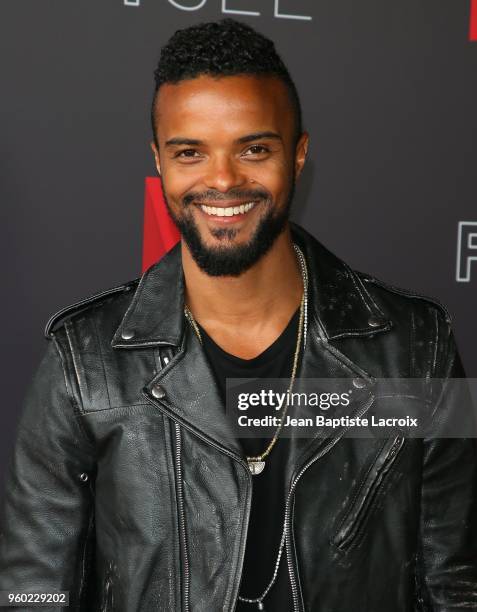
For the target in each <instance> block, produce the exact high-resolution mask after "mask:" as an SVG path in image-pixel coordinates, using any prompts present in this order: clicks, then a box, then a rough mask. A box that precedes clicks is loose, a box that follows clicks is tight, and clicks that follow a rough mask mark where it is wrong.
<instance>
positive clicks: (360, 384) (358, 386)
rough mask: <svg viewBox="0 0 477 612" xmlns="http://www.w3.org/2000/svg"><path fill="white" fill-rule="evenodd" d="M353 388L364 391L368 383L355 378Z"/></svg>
mask: <svg viewBox="0 0 477 612" xmlns="http://www.w3.org/2000/svg"><path fill="white" fill-rule="evenodd" d="M353 386H354V387H356V389H362V388H363V387H365V386H366V381H364V380H363V379H362V378H353Z"/></svg>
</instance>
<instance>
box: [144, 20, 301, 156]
mask: <svg viewBox="0 0 477 612" xmlns="http://www.w3.org/2000/svg"><path fill="white" fill-rule="evenodd" d="M202 74H206V75H211V76H233V75H242V74H249V75H264V76H265V75H266V76H276V77H278V78H279V79H281V80H282V81H283V82H284V83H285V85H286V86H287V89H288V93H289V95H290V100H291V103H292V106H293V109H294V113H295V142H297V141H298V138H299V137H300V135H301V133H302V131H303V127H302V113H301V104H300V99H299V96H298V92H297V89H296V86H295V83H294V82H293V80H292V78H291V76H290V73H289V72H288V70H287V68H286V66H285V64H284V63H283V61H282V59H281V58H280V56H279V55H278V53H277V51H276V49H275V45H274V44H273V42H272V41H271V40H270V39H269V38H266V37H265V36H263V34H260V33H259V32H257V31H256V30H254V29H253V28H252V27H250V26H249V25H247V24H245V23H243V22H240V21H237V20H235V19H230V18H226V19H222V20H220V21H210V22H207V23H200V24H197V25H193V26H190V27H188V28H184V29H182V30H177V31H176V32H175V33H174V34H173V36H172V37H171V38H170V39H169V41H168V42H167V44H166V45H165V46H164V47H163V48H162V50H161V55H160V58H159V63H158V65H157V68H156V70H155V71H154V77H155V83H156V86H155V89H154V95H153V100H152V108H151V123H152V133H153V135H154V142H155V144H156V146H157V147H158V142H157V137H156V111H155V109H156V99H157V94H158V91H159V88H160V86H161V85H162V84H164V83H179V82H180V81H183V80H186V79H193V78H195V77H198V76H200V75H202Z"/></svg>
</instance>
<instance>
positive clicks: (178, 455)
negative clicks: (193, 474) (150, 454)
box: [174, 423, 190, 612]
mask: <svg viewBox="0 0 477 612" xmlns="http://www.w3.org/2000/svg"><path fill="white" fill-rule="evenodd" d="M174 426H175V434H176V453H175V457H176V476H177V504H178V506H179V529H180V542H181V546H182V557H183V561H182V564H183V568H184V609H185V611H186V612H188V611H189V583H190V569H189V555H188V550H187V540H186V529H185V512H184V492H183V489H182V461H181V451H182V438H181V430H180V425H179V423H174Z"/></svg>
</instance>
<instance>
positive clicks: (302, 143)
mask: <svg viewBox="0 0 477 612" xmlns="http://www.w3.org/2000/svg"><path fill="white" fill-rule="evenodd" d="M309 140H310V138H309V135H308V132H303V134H302V135H301V136H300V138H299V140H298V142H297V145H296V148H295V179H297V178H298V177H299V176H300V174H301V171H302V170H303V166H304V165H305V160H306V154H307V152H308V143H309Z"/></svg>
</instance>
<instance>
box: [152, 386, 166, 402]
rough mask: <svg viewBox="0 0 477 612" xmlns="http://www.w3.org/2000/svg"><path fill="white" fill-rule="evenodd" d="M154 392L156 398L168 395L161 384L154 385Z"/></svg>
mask: <svg viewBox="0 0 477 612" xmlns="http://www.w3.org/2000/svg"><path fill="white" fill-rule="evenodd" d="M152 394H153V396H154V397H155V398H156V399H161V398H162V397H164V396H165V395H166V393H165V391H164V389H163V388H162V387H161V385H154V387H153V388H152Z"/></svg>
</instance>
